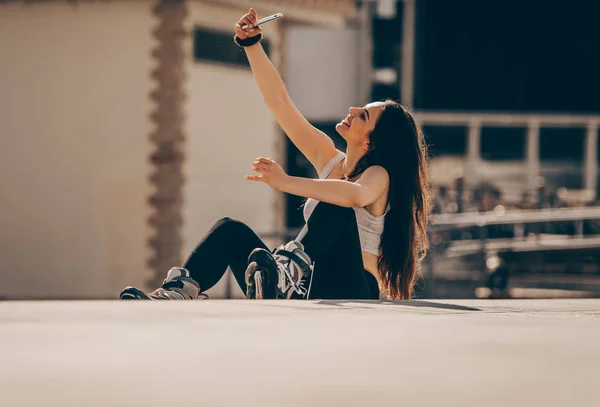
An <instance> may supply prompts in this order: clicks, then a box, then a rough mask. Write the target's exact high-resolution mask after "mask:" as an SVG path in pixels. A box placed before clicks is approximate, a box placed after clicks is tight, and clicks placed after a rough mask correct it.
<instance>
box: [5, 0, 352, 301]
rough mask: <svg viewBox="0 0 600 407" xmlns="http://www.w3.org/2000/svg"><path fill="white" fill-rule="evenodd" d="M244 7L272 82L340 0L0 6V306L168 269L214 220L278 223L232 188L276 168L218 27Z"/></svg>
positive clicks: (225, 31) (277, 145) (270, 142)
mask: <svg viewBox="0 0 600 407" xmlns="http://www.w3.org/2000/svg"><path fill="white" fill-rule="evenodd" d="M250 6H252V7H255V8H256V9H257V10H258V11H259V13H260V14H261V16H266V15H269V14H272V13H275V12H283V13H284V15H285V18H284V19H282V20H279V21H277V22H272V23H270V24H269V25H268V26H265V29H264V30H265V36H266V41H265V47H267V48H268V52H269V54H270V56H271V58H272V60H273V62H274V64H275V65H276V67H277V68H278V69H279V70H280V71H282V72H283V71H284V68H283V59H284V56H285V52H286V50H287V49H288V48H289V45H288V44H286V41H285V39H286V34H287V33H288V32H289V30H290V29H289V26H290V25H291V24H295V23H296V24H298V23H300V24H304V25H319V26H321V27H333V26H341V25H342V24H343V21H344V19H345V18H346V17H347V16H352V15H353V14H354V13H355V8H354V2H353V1H345V0H323V1H318V2H314V1H308V0H306V1H304V0H289V1H275V0H272V1H270V0H259V1H251V2H250V1H245V0H237V1H236V0H230V1H229V0H212V1H191V0H190V1H133V0H132V1H118V2H97V1H85V0H82V1H69V2H66V1H0V36H1V38H2V40H0V61H1V62H0V89H1V90H2V91H1V92H0V104H1V111H2V119H1V120H0V174H1V175H0V194H1V197H0V270H1V271H0V298H2V297H4V298H50V297H52V298H61V297H65V298H67V297H68V298H73V297H79V298H106V297H112V298H114V297H115V296H116V295H117V294H118V292H119V290H120V289H121V288H122V287H123V286H124V285H129V284H133V285H138V286H146V285H147V283H148V282H149V281H150V282H152V283H150V285H152V284H154V283H156V282H157V281H158V280H160V279H162V278H163V275H164V273H165V272H166V268H167V267H171V266H173V265H178V264H179V263H180V262H181V261H182V260H183V259H184V256H186V255H187V253H189V251H190V250H191V249H193V247H194V245H195V244H196V243H197V241H198V240H199V239H200V238H201V237H202V236H203V234H204V233H205V232H206V231H207V230H208V229H209V227H210V226H211V225H212V224H213V223H214V222H215V221H216V220H217V219H218V218H220V217H224V216H230V217H234V218H238V219H240V220H243V221H244V222H246V223H248V224H249V225H250V226H252V227H253V228H255V229H256V230H257V231H259V232H268V231H272V230H274V229H277V228H281V227H283V226H284V211H283V207H284V202H283V201H282V196H281V195H280V194H277V193H275V192H274V191H273V190H271V189H270V188H269V187H267V186H266V185H263V184H257V183H250V182H248V181H245V180H244V179H243V176H244V175H245V174H248V173H249V172H250V171H251V170H250V168H251V163H252V161H253V160H254V159H255V158H256V157H258V156H271V157H273V158H276V159H278V160H279V161H280V162H282V163H283V164H284V165H285V143H283V138H282V135H281V132H280V129H279V127H278V126H277V124H276V122H275V120H274V118H273V116H272V115H271V113H270V112H269V111H268V109H267V108H266V107H265V106H264V103H263V102H262V98H261V96H260V94H259V92H258V89H257V87H256V84H255V83H254V80H253V78H252V73H251V71H250V69H249V66H248V63H247V60H246V58H245V55H244V53H243V51H242V50H241V49H239V48H238V47H237V46H236V45H235V44H233V42H232V35H233V25H234V24H235V23H236V22H237V20H238V19H239V18H240V17H241V15H242V14H244V13H245V12H247V10H248V8H249V7H250Z"/></svg>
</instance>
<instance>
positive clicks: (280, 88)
mask: <svg viewBox="0 0 600 407" xmlns="http://www.w3.org/2000/svg"><path fill="white" fill-rule="evenodd" d="M257 20H258V16H257V14H256V11H255V10H254V9H252V8H251V9H250V11H249V13H248V14H246V15H245V16H244V17H242V18H241V19H240V21H238V23H237V24H236V26H235V33H236V35H237V36H238V37H239V38H241V39H245V38H251V37H254V36H256V35H258V34H260V33H262V30H261V29H260V28H258V27H257V28H254V29H253V30H252V29H251V28H247V29H246V30H242V28H241V26H243V25H244V24H246V25H248V27H254V26H256V21H257ZM244 50H245V52H246V55H247V57H248V60H249V61H250V67H251V68H252V73H253V75H254V79H255V80H256V83H257V85H258V88H259V89H260V92H261V94H262V97H263V100H264V102H265V104H266V105H267V107H268V108H269V110H271V112H272V113H273V114H274V115H275V118H276V119H277V122H278V123H279V125H280V126H281V128H282V129H283V131H285V133H286V134H287V136H288V137H289V138H290V140H292V143H294V145H295V146H296V147H297V148H298V149H299V150H300V152H302V154H304V156H305V157H306V158H307V159H308V161H310V163H311V164H312V165H313V167H315V169H316V170H317V173H320V172H321V170H322V169H323V167H324V166H325V164H326V163H327V161H329V160H330V159H331V158H332V157H333V156H335V155H336V153H337V150H336V149H335V146H334V144H333V141H332V140H331V139H330V138H329V137H328V136H327V135H326V134H325V133H323V132H322V131H320V130H319V129H317V128H315V127H314V126H312V125H311V124H310V123H309V122H308V121H307V120H306V119H305V118H304V116H302V114H301V113H300V111H299V110H298V109H297V108H296V106H295V105H294V103H293V102H292V100H291V99H290V97H289V95H288V92H287V89H286V87H285V84H284V82H283V80H282V79H281V76H280V75H279V74H278V73H277V70H276V69H275V67H274V66H273V64H272V63H271V61H270V60H269V57H268V56H267V54H266V53H265V51H264V49H263V47H262V45H261V44H260V42H258V43H257V44H255V45H252V46H249V47H244Z"/></svg>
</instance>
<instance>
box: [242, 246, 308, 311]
mask: <svg viewBox="0 0 600 407" xmlns="http://www.w3.org/2000/svg"><path fill="white" fill-rule="evenodd" d="M248 263H249V264H248V269H247V270H246V284H247V286H248V289H247V291H246V297H247V298H254V299H271V298H275V299H291V298H295V299H308V297H309V295H310V284H311V282H312V273H313V269H314V265H312V264H311V260H310V257H309V256H308V255H307V254H306V253H305V252H304V246H303V245H302V243H300V242H297V241H295V240H292V241H291V242H289V243H287V244H286V245H284V246H280V247H279V248H277V249H276V250H275V251H274V253H273V254H271V253H269V252H268V251H267V250H264V249H255V250H254V251H253V252H252V253H251V254H250V257H249V258H248Z"/></svg>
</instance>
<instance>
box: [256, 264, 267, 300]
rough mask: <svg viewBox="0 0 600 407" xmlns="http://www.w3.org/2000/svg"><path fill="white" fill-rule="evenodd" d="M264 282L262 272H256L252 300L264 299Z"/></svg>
mask: <svg viewBox="0 0 600 407" xmlns="http://www.w3.org/2000/svg"><path fill="white" fill-rule="evenodd" d="M264 282H265V281H264V272H263V271H262V270H256V271H255V272H254V294H255V295H254V298H255V299H257V300H264V299H265V290H264Z"/></svg>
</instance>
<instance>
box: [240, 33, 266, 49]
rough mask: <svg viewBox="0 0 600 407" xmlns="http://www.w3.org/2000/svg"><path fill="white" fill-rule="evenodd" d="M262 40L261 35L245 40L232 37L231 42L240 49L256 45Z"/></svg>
mask: <svg viewBox="0 0 600 407" xmlns="http://www.w3.org/2000/svg"><path fill="white" fill-rule="evenodd" d="M261 39H262V34H258V35H255V36H254V37H250V38H246V39H245V40H243V39H241V38H240V37H238V36H237V35H234V37H233V40H234V41H235V43H236V44H237V45H239V46H240V47H249V46H251V45H254V44H256V43H257V42H258V41H260V40H261Z"/></svg>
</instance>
